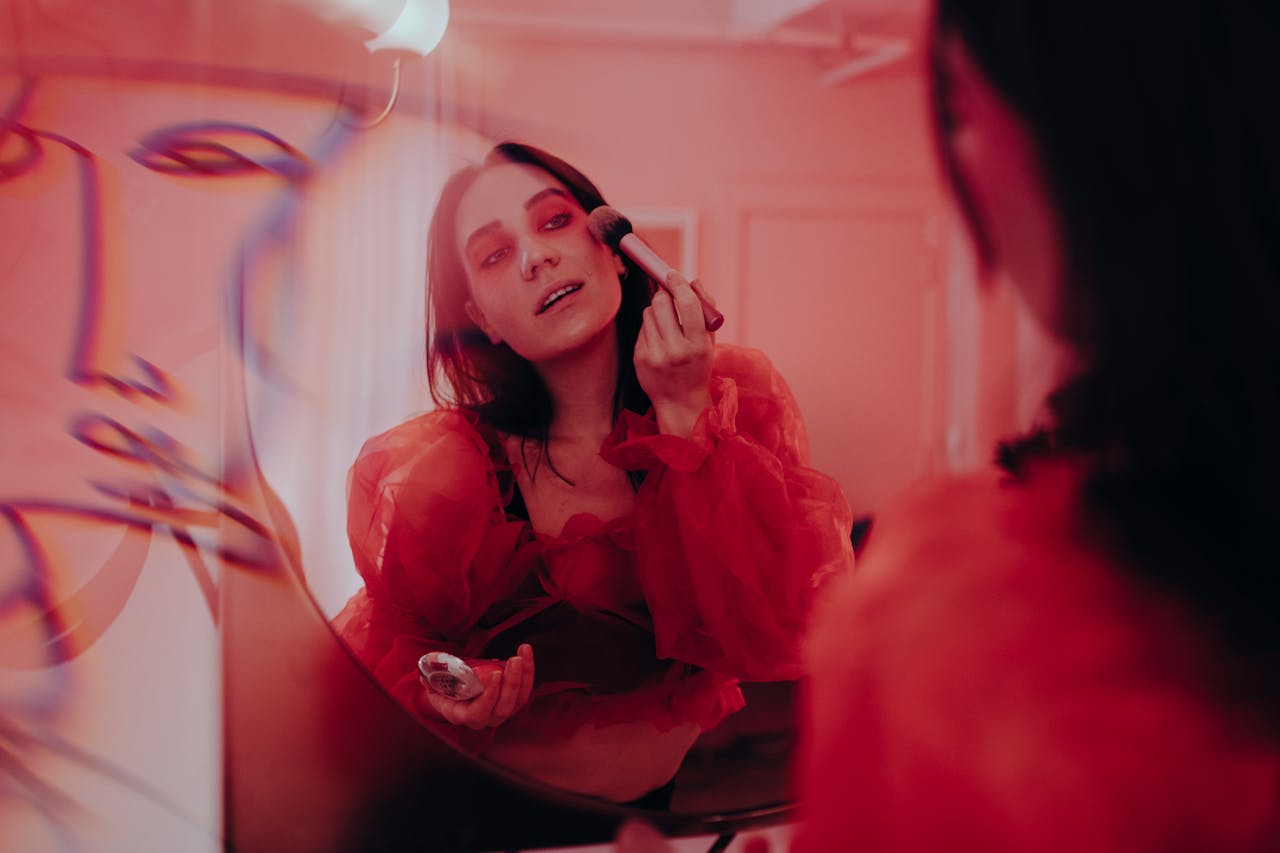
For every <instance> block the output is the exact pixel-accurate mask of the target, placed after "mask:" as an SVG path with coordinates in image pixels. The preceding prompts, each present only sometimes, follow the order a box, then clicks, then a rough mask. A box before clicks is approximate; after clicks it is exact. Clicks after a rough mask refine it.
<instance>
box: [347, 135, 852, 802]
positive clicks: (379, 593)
mask: <svg viewBox="0 0 1280 853" xmlns="http://www.w3.org/2000/svg"><path fill="white" fill-rule="evenodd" d="M604 204H605V200H604V198H603V197H602V196H601V194H600V191H599V190H598V189H597V188H596V186H595V185H594V184H593V183H592V182H591V181H590V179H588V178H587V177H586V176H585V175H583V174H582V173H581V172H580V171H578V170H577V169H576V168H574V167H573V166H571V165H570V164H568V163H567V162H565V161H564V160H562V159H560V158H558V157H556V156H554V155H552V154H549V153H548V152H545V151H543V150H540V149H538V148H534V147H531V146H527V145H522V144H516V143H504V144H501V145H499V146H497V147H495V148H494V149H493V150H492V151H491V152H490V153H489V154H488V155H487V156H486V157H485V159H484V160H483V161H482V162H481V163H479V164H477V165H474V166H470V167H467V168H465V169H463V170H461V171H459V172H457V173H455V174H454V175H453V176H452V177H450V179H449V180H448V181H447V182H446V183H445V186H444V189H443V191H442V193H441V196H440V201H439V203H438V205H437V207H436V210H435V214H434V216H433V218H432V225H431V229H430V234H429V236H428V240H427V246H428V265H429V273H428V287H429V296H428V300H429V306H430V308H429V312H428V316H429V319H430V329H429V343H428V348H427V362H428V369H429V374H428V375H429V379H430V382H431V391H432V396H433V398H434V399H435V402H436V403H437V406H438V408H436V410H435V411H433V412H432V413H430V414H428V415H424V416H421V417H418V418H415V419H413V420H410V421H407V422H405V423H403V424H401V425H399V426H397V427H394V428H393V429H391V430H390V431H388V432H384V433H382V434H380V435H378V436H376V437H374V438H373V439H371V440H370V441H369V442H367V443H366V444H365V445H364V447H363V449H362V450H361V453H360V456H359V458H358V459H357V460H356V463H355V466H354V467H353V469H352V472H351V479H350V493H349V496H348V500H349V514H348V534H349V535H350V537H351V545H352V551H353V553H354V555H355V559H356V565H357V568H358V569H359V571H360V574H361V576H362V577H363V579H364V582H365V588H364V590H363V591H362V592H360V593H359V594H357V596H356V597H355V598H353V599H352V600H351V602H350V603H348V605H347V606H346V607H345V608H344V610H343V611H342V613H340V614H339V616H338V618H337V620H336V625H337V628H338V631H339V633H340V635H341V636H342V637H343V638H344V639H345V640H346V641H347V642H349V643H350V644H351V645H352V647H353V648H354V649H355V650H356V652H357V654H358V655H359V657H360V659H361V660H362V661H363V662H364V663H365V664H366V665H367V666H368V667H369V668H370V669H371V670H372V671H373V672H374V673H375V675H376V676H377V678H378V680H379V681H380V682H381V683H382V684H384V686H386V687H387V688H388V689H390V690H391V691H392V693H393V694H394V695H395V696H396V697H397V698H398V699H400V701H401V702H402V703H404V704H405V705H406V707H409V708H411V709H413V710H414V711H415V712H416V713H419V714H420V715H421V716H422V718H423V719H424V721H426V722H428V723H430V724H443V725H444V726H445V727H447V728H445V731H446V736H447V737H451V738H454V739H457V740H459V741H460V742H461V743H463V744H465V745H467V746H468V747H469V748H471V749H475V750H476V751H478V752H480V753H482V754H484V755H486V756H488V757H490V758H491V759H492V760H494V761H497V762H499V763H501V764H503V765H506V766H508V767H511V768H513V769H516V770H519V771H521V772H524V773H526V774H527V775H529V776H531V777H533V778H535V779H538V780H540V781H543V782H546V783H549V784H553V785H556V786H558V787H562V788H566V789H568V790H571V791H574V792H577V793H584V794H590V795H594V796H599V797H602V798H605V799H609V800H613V801H616V802H627V801H634V800H639V799H641V798H644V797H652V796H656V795H657V794H658V792H660V790H661V789H663V788H664V786H666V785H667V784H668V783H669V782H670V781H671V780H672V778H673V777H674V775H675V773H676V771H677V769H678V768H679V766H680V762H681V761H682V760H683V758H684V756H685V754H686V753H687V752H688V750H689V748H690V747H691V746H692V745H693V743H694V741H695V740H696V739H697V738H698V737H699V735H701V734H702V733H703V732H704V731H709V730H711V729H713V728H714V727H715V726H716V725H718V724H719V723H720V722H721V721H722V720H724V718H725V717H727V716H728V715H729V714H732V713H734V712H736V711H738V710H740V709H741V708H742V707H743V705H744V700H743V696H742V692H741V690H740V689H739V688H738V682H739V681H742V680H745V681H759V682H767V681H784V680H792V679H795V678H797V677H799V676H800V674H801V670H800V665H799V652H800V641H801V636H802V632H803V629H804V625H805V623H806V616H807V613H808V611H809V607H810V604H811V603H812V600H813V597H814V595H815V594H816V592H817V591H818V590H820V589H821V587H822V586H823V585H824V584H825V583H826V582H827V581H828V580H830V579H832V578H835V577H839V576H842V575H845V574H847V573H848V572H849V571H850V570H851V568H852V564H853V550H852V544H851V540H850V538H849V531H850V528H851V525H852V519H851V517H850V511H849V508H848V505H847V502H846V500H845V498H844V495H843V493H842V491H841V489H840V487H839V485H838V484H837V483H836V482H835V481H834V480H832V479H831V478H830V477H827V476H825V475H823V474H821V473H819V472H817V471H816V470H814V469H813V468H811V467H809V466H808V464H807V463H808V446H807V438H806V435H805V429H804V423H803V418H802V417H801V415H800V412H799V408H798V407H797V405H796V403H795V400H794V398H793V396H792V395H791V393H790V391H789V389H788V388H787V386H786V383H785V381H784V380H783V378H782V377H781V376H780V375H779V374H778V373H777V372H776V370H774V368H773V367H772V365H771V364H770V363H769V361H768V359H767V358H766V357H765V356H764V355H763V354H762V353H760V352H759V351H757V350H750V349H745V348H741V347H735V346H733V345H729V344H717V343H716V342H715V340H714V338H713V336H712V333H711V332H710V331H708V330H707V328H706V327H705V325H704V317H703V314H702V308H701V305H700V303H699V296H700V293H701V294H702V296H703V297H704V298H708V297H706V292H705V291H703V288H702V286H701V285H700V284H699V283H696V282H695V283H693V284H691V283H690V282H689V281H688V280H686V279H685V278H684V277H683V276H681V275H680V274H679V273H676V272H673V273H670V274H669V275H668V276H667V279H666V281H664V282H661V283H659V282H656V281H654V280H653V279H652V278H650V277H649V275H647V274H646V272H645V270H644V269H642V268H641V267H640V266H639V265H637V264H636V263H635V261H633V260H632V259H631V258H630V257H629V256H627V255H626V254H625V253H619V252H616V251H614V250H612V249H611V248H610V247H609V246H608V245H606V244H605V243H603V242H601V240H600V239H599V237H598V235H597V234H596V233H595V232H594V231H593V230H592V228H591V227H590V220H589V216H588V214H589V213H590V212H591V211H594V210H596V209H597V208H599V207H601V206H602V205H604ZM440 653H443V654H445V655H447V656H448V657H441V656H440ZM433 655H434V657H433ZM424 656H426V657H424ZM481 659H483V661H484V662H483V664H482V663H481ZM420 661H421V662H420ZM433 666H434V667H435V669H433ZM473 668H474V669H475V670H476V672H475V673H473V672H472V669H473ZM660 805H665V803H661V804H660Z"/></svg>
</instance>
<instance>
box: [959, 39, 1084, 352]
mask: <svg viewBox="0 0 1280 853" xmlns="http://www.w3.org/2000/svg"><path fill="white" fill-rule="evenodd" d="M938 60H939V70H940V74H941V80H940V81H939V82H940V84H941V91H940V112H941V115H940V132H941V134H942V142H943V145H945V146H946V147H947V148H948V149H949V151H950V155H951V158H952V163H953V167H954V169H955V172H956V180H957V182H958V183H959V184H960V187H961V189H962V191H963V192H964V193H965V194H966V195H967V196H968V197H969V200H970V202H971V203H972V214H973V216H974V218H975V219H976V220H977V221H976V222H975V223H974V225H975V226H976V228H977V229H978V231H979V232H980V239H982V240H983V241H984V242H985V243H986V246H985V248H986V249H987V250H988V253H989V258H988V261H989V262H990V264H991V267H992V268H993V271H996V272H999V273H1003V274H1007V275H1008V276H1009V278H1011V279H1012V280H1013V283H1014V285H1015V287H1016V288H1017V290H1018V291H1019V293H1021V294H1022V297H1023V299H1024V300H1025V301H1026V303H1027V306H1028V307H1029V308H1030V309H1031V312H1032V314H1033V315H1034V316H1035V318H1036V319H1037V321H1039V323H1040V324H1041V325H1042V326H1044V327H1045V328H1046V329H1047V330H1049V331H1050V332H1053V333H1055V334H1061V333H1062V331H1063V323H1062V320H1063V318H1062V299H1061V295H1062V283H1063V275H1062V268H1063V264H1062V261H1063V258H1062V250H1061V246H1060V231H1059V226H1058V221H1057V217H1056V215H1055V213H1054V209H1053V205H1052V202H1051V200H1050V197H1049V193H1048V190H1047V188H1046V185H1045V181H1044V177H1043V173H1042V170H1041V166H1040V162H1039V155H1038V153H1037V150H1036V145H1035V143H1034V141H1033V139H1032V137H1031V134H1030V132H1029V131H1028V130H1027V128H1026V127H1025V126H1024V125H1023V123H1022V121H1021V119H1020V118H1019V116H1018V115H1017V114H1015V113H1014V112H1013V110H1012V109H1011V108H1010V107H1009V105H1008V104H1007V103H1006V102H1005V100H1004V99H1003V98H1002V97H1001V96H1000V94H999V93H998V92H997V91H996V90H995V88H994V87H993V86H992V85H991V83H990V82H989V81H988V80H987V78H986V76H985V75H984V74H983V72H982V71H981V69H979V68H978V66H977V64H976V63H975V62H974V60H973V58H972V57H971V56H970V54H969V52H968V51H967V50H966V49H965V46H964V44H963V43H962V42H961V41H960V39H959V38H958V37H956V36H953V35H944V36H942V38H941V41H940V46H939V56H938Z"/></svg>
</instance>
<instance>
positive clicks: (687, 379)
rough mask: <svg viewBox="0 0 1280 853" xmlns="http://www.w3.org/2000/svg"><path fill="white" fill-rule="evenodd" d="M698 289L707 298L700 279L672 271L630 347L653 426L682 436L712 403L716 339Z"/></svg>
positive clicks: (646, 312) (648, 309)
mask: <svg viewBox="0 0 1280 853" xmlns="http://www.w3.org/2000/svg"><path fill="white" fill-rule="evenodd" d="M695 287H696V288H697V293H695V292H694V288H695ZM698 293H701V294H702V295H703V298H705V299H706V300H707V301H708V302H711V298H710V296H708V295H707V293H706V291H705V290H704V289H703V288H702V285H701V283H699V282H694V283H693V284H690V283H689V281H688V280H687V279H686V278H685V277H684V276H682V275H681V274H680V273H678V272H674V271H673V272H671V273H670V274H669V275H668V276H667V286H666V288H665V289H662V290H659V291H658V292H657V293H655V294H654V295H653V300H652V302H651V303H650V305H649V307H648V308H646V309H645V310H644V322H643V323H642V324H641V326H640V335H639V337H637V338H636V349H635V365H636V378H637V379H639V380H640V385H641V387H642V388H644V390H645V393H647V394H648V395H649V400H650V401H651V402H652V403H653V410H654V413H655V414H656V415H657V418H658V429H659V430H660V431H662V432H664V433H668V434H671V435H679V436H683V437H686V438H687V437H688V436H689V435H691V434H692V433H693V426H694V424H695V423H696V422H697V420H698V416H699V415H701V414H702V412H703V410H704V409H706V408H707V407H708V406H710V405H711V390H710V383H711V361H712V356H713V355H714V353H715V339H714V338H713V337H712V336H711V333H710V332H708V331H707V328H706V325H705V323H704V322H703V319H702V305H701V304H700V303H699V301H698Z"/></svg>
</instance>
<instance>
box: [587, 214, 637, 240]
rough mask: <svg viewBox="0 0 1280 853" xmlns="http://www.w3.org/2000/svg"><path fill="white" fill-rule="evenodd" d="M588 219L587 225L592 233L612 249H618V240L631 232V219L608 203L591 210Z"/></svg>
mask: <svg viewBox="0 0 1280 853" xmlns="http://www.w3.org/2000/svg"><path fill="white" fill-rule="evenodd" d="M587 219H588V222H587V227H588V228H590V229H591V233H592V234H594V235H595V237H596V239H597V240H599V241H600V242H601V243H604V244H605V245H606V246H608V247H609V248H611V249H617V248H618V242H619V241H620V240H622V238H623V237H625V236H627V235H628V234H630V233H631V220H630V219H627V217H625V216H623V215H622V214H621V213H619V212H618V211H616V210H614V209H613V208H612V207H610V206H609V205H607V204H602V205H600V206H599V207H597V208H596V209H595V210H593V211H591V215H590V216H589V217H588V218H587Z"/></svg>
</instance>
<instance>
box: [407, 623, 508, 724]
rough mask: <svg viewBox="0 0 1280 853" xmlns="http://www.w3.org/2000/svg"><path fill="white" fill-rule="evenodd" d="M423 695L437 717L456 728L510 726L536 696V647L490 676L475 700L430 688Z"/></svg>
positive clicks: (425, 688) (424, 688)
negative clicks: (530, 698)
mask: <svg viewBox="0 0 1280 853" xmlns="http://www.w3.org/2000/svg"><path fill="white" fill-rule="evenodd" d="M422 695H423V697H424V698H425V700H426V702H427V704H429V705H430V706H431V707H432V708H433V709H434V710H435V712H436V713H437V714H439V715H440V716H441V717H443V718H444V719H445V720H447V721H449V722H450V723H453V724H454V725H455V726H466V727H467V728H469V729H485V728H490V727H492V726H498V725H501V724H502V723H504V722H506V721H507V720H508V719H510V717H511V716H512V715H513V714H515V712H516V711H519V710H520V709H521V708H523V707H524V706H525V705H527V704H528V702H529V697H530V696H532V695H533V647H532V646H530V645H529V644H528V643H525V644H524V645H522V646H520V648H519V649H518V650H517V651H516V654H515V655H513V656H512V657H510V658H508V659H507V662H506V664H505V665H504V666H503V668H502V669H500V670H495V671H493V672H491V673H489V675H488V677H487V678H486V679H485V680H484V692H483V693H481V694H480V695H479V696H477V697H475V698H474V699H450V698H449V697H448V696H443V695H441V694H439V693H436V692H435V691H434V690H431V689H429V688H427V687H425V686H424V687H423V688H422Z"/></svg>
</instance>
